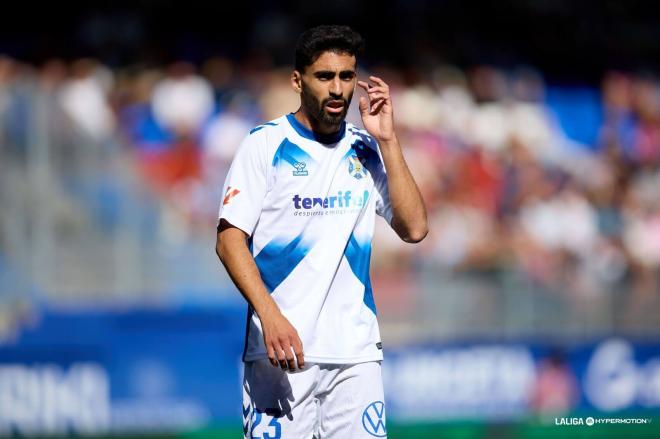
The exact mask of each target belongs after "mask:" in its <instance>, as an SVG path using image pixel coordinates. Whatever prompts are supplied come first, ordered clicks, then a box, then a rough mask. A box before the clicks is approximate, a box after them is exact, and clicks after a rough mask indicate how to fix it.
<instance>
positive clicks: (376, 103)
mask: <svg viewBox="0 0 660 439" xmlns="http://www.w3.org/2000/svg"><path fill="white" fill-rule="evenodd" d="M384 100H386V99H385V98H378V99H374V100H372V101H370V102H369V108H370V110H369V111H371V110H373V109H374V107H375V106H376V105H378V104H380V103H381V102H383V101H384Z"/></svg>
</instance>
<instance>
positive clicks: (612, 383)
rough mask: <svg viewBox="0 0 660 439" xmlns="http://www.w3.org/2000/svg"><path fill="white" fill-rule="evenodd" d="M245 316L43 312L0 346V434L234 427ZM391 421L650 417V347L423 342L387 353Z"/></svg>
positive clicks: (657, 346) (655, 357)
mask: <svg viewBox="0 0 660 439" xmlns="http://www.w3.org/2000/svg"><path fill="white" fill-rule="evenodd" d="M244 325H245V309H243V308H242V307H236V308H233V307H232V308H218V309H211V310H209V309H189V310H185V309H184V310H180V309H179V310H161V311H158V310H149V311H139V310H137V311H136V310H131V311H112V312H101V311H89V312H87V311H75V312H71V311H68V312H61V311H60V312H54V311H50V312H45V313H44V314H43V315H42V316H41V317H40V318H39V319H38V320H37V321H36V322H35V323H34V324H33V325H32V327H28V328H24V329H23V330H22V332H21V333H20V335H19V337H18V338H17V339H16V340H15V341H14V342H12V343H9V344H5V345H3V346H2V347H0V434H8V433H9V434H10V433H15V432H21V433H30V432H46V433H63V432H78V433H99V432H107V431H138V430H139V431H154V430H158V431H162V430H167V431H179V430H189V429H196V428H202V427H205V426H209V425H219V424H226V423H235V424H236V425H237V426H238V425H240V417H241V404H240V395H241V393H240V370H241V368H240V355H241V352H242V348H243V332H244ZM385 353H386V359H385V362H384V368H383V374H384V382H385V391H386V406H387V413H388V417H389V419H395V420H397V421H400V422H417V421H439V420H456V419H461V420H464V419H477V420H485V419H488V420H497V421H512V420H519V419H522V418H526V417H529V416H534V415H553V416H561V415H564V414H568V413H571V412H576V411H588V412H595V413H609V414H611V413H622V412H631V411H632V412H637V413H639V412H649V413H651V412H653V413H656V412H657V411H658V409H660V343H657V342H640V341H638V342H632V341H630V340H624V339H618V338H611V339H607V340H600V341H597V342H594V343H591V344H587V345H579V346H572V347H558V346H552V345H550V344H544V343H536V342H535V343H504V344H497V343H480V342H473V343H460V344H451V345H448V344H443V345H438V344H426V345H416V346H406V347H398V348H390V349H387V350H386V351H385Z"/></svg>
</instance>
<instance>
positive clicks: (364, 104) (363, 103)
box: [358, 96, 369, 114]
mask: <svg viewBox="0 0 660 439" xmlns="http://www.w3.org/2000/svg"><path fill="white" fill-rule="evenodd" d="M358 107H359V108H360V113H362V114H366V113H368V112H369V101H368V100H367V98H365V97H364V96H360V99H359V101H358Z"/></svg>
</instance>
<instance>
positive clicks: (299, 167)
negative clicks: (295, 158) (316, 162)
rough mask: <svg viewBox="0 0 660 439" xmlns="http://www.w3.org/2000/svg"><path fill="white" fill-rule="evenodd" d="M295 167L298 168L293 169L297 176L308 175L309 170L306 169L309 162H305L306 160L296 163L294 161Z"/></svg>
mask: <svg viewBox="0 0 660 439" xmlns="http://www.w3.org/2000/svg"><path fill="white" fill-rule="evenodd" d="M293 167H294V168H296V170H295V171H293V175H294V176H296V177H307V174H308V172H307V169H305V168H306V167H307V163H305V162H296V163H294V165H293Z"/></svg>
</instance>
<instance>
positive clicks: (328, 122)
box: [301, 82, 353, 128]
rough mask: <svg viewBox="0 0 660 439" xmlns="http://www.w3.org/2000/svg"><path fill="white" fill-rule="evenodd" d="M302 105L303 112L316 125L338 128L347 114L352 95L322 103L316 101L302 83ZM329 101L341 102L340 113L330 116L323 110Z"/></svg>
mask: <svg viewBox="0 0 660 439" xmlns="http://www.w3.org/2000/svg"><path fill="white" fill-rule="evenodd" d="M301 97H302V105H303V107H304V108H305V111H306V112H307V114H308V115H309V116H310V117H311V118H313V119H314V120H315V122H316V123H318V124H319V125H321V126H330V127H337V128H339V125H341V123H342V122H343V121H344V119H345V118H346V113H347V112H348V106H349V105H350V104H351V99H352V98H353V93H351V94H349V95H348V98H346V99H345V98H344V97H343V96H342V97H340V98H330V97H328V98H325V99H324V100H323V101H320V100H319V99H317V97H316V96H314V93H312V91H311V90H310V89H309V87H308V86H307V84H305V83H304V82H303V83H302V93H301ZM331 101H342V102H343V108H342V110H341V113H337V114H332V113H328V112H327V111H326V109H325V106H326V105H327V104H328V102H331Z"/></svg>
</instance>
